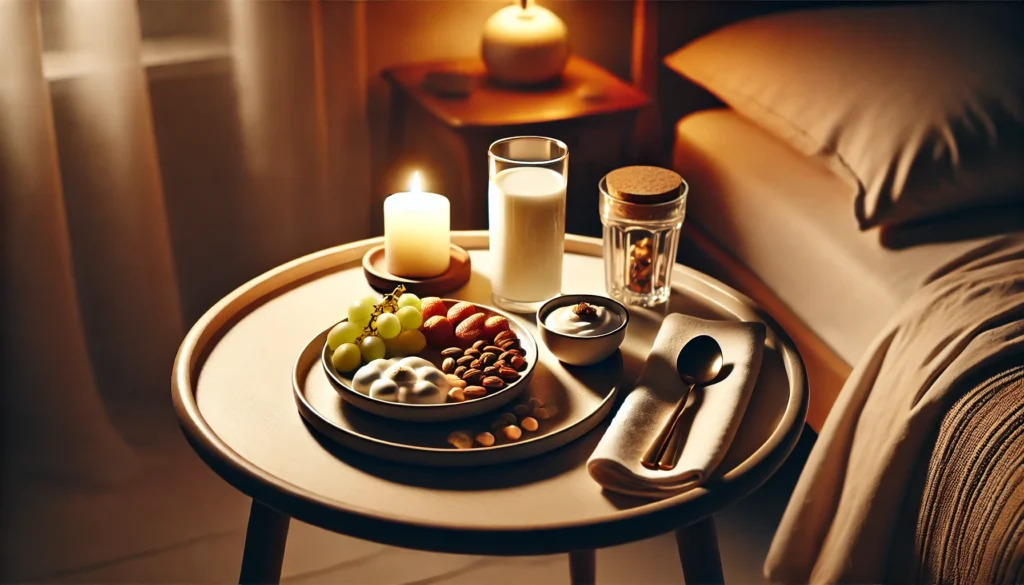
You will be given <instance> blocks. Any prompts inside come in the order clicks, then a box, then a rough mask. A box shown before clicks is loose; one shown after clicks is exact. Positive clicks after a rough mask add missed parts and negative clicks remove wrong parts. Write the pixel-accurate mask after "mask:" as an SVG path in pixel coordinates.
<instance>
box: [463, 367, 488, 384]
mask: <svg viewBox="0 0 1024 585" xmlns="http://www.w3.org/2000/svg"><path fill="white" fill-rule="evenodd" d="M481 373H482V372H481V371H480V370H478V369H476V368H470V369H468V370H466V371H465V372H462V375H461V376H459V377H460V378H462V379H463V380H465V381H466V382H470V383H472V381H476V380H477V379H478V378H479V377H480V374H481ZM484 386H486V384H484Z"/></svg>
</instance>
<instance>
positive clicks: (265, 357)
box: [172, 231, 807, 555]
mask: <svg viewBox="0 0 1024 585" xmlns="http://www.w3.org/2000/svg"><path fill="white" fill-rule="evenodd" d="M452 240H453V242H454V243H456V244H458V245H460V246H462V247H464V248H466V249H467V250H469V252H470V255H471V257H472V260H473V268H474V272H473V276H472V278H471V279H470V281H469V283H467V285H466V286H464V287H463V288H462V289H459V290H458V291H456V292H454V293H452V294H451V295H449V296H453V297H456V298H464V299H467V300H470V301H474V302H478V303H485V304H489V303H490V287H489V281H488V279H487V269H488V264H489V252H488V251H487V249H486V248H487V243H488V239H487V232H484V231H481V232H455V233H453V234H452ZM380 241H381V239H380V238H376V239H372V240H365V241H362V242H356V243H353V244H347V245H344V246H339V247H336V248H331V249H328V250H324V251H321V252H318V253H315V254H312V255H309V256H306V257H304V258H299V259H297V260H294V261H292V262H290V263H287V264H285V265H282V266H280V267H278V268H276V269H274V270H272V271H270V272H268V273H266V274H264V275H262V276H260V277H258V278H256V279H254V280H252V281H250V282H249V283H247V284H246V285H244V286H242V287H241V288H239V289H237V290H236V291H234V292H233V293H231V294H230V295H228V296H227V297H225V298H224V299H223V300H221V301H220V302H219V303H218V304H217V305H215V306H214V307H213V308H211V309H210V310H209V311H208V312H207V313H206V314H205V315H204V316H203V317H202V318H201V319H200V320H199V321H198V322H197V323H196V325H195V326H194V327H193V328H192V330H191V331H190V332H189V334H188V335H187V336H186V338H185V341H184V342H183V343H182V346H181V348H180V350H179V352H178V357H177V359H176V360H175V365H174V374H173V378H172V386H173V389H172V390H173V398H174V404H175V409H176V411H177V413H178V416H179V419H180V422H181V425H182V428H183V430H184V432H185V435H186V437H187V438H188V439H189V441H190V443H191V444H192V445H193V447H194V448H195V449H196V451H197V453H199V455H200V456H201V457H202V458H203V459H204V460H205V461H206V462H207V464H208V465H210V467H211V468H212V469H213V470H214V471H216V472H217V473H219V474H220V475H221V476H222V477H223V478H224V479H225V480H227V481H228V482H229V483H231V484H232V485H234V486H235V487H236V488H238V489H239V490H240V491H242V492H244V493H246V494H248V495H249V496H251V497H253V498H256V499H258V500H260V501H261V502H263V503H265V504H266V505H268V506H270V507H272V508H275V509H277V510H278V511H280V512H282V513H284V514H287V515H288V516H291V517H295V518H298V519H300V520H302V521H304V522H307V523H311V524H314V525H318V526H321V527H323V528H326V529H329V530H334V531H337V532H342V533H345V534H348V535H350V536H355V537H359V538H365V539H368V540H374V541H377V542H382V543H385V544H391V545H396V546H405V547H410V548H417V549H425V550H437V551H443V552H454V553H466V554H507V555H516V554H543V553H556V552H566V551H570V550H577V549H590V548H600V547H604V546H611V545H614V544H619V543H623V542H628V541H632V540H638V539H641V538H647V537H650V536H654V535H656V534H661V533H664V532H667V531H669V530H672V529H673V528H675V527H678V526H683V525H686V524H689V523H691V522H695V521H697V520H700V519H701V518H703V517H705V516H707V515H708V514H711V513H714V511H715V510H718V509H720V508H722V507H724V506H726V505H728V504H729V503H731V502H733V501H735V500H737V499H739V498H741V497H743V496H745V495H746V494H748V493H750V492H751V491H753V490H754V489H756V488H757V487H758V486H759V485H761V483H763V482H764V481H765V480H767V479H768V477H770V476H771V474H772V473H774V471H775V470H776V469H777V468H778V467H779V466H780V465H781V464H782V463H783V461H784V460H785V458H786V457H787V456H788V455H789V453H790V451H791V450H792V448H793V446H794V445H795V444H796V441H797V439H798V438H799V436H800V432H801V430H802V428H803V423H804V418H805V415H806V410H807V387H806V379H805V376H804V370H803V365H802V364H801V362H800V357H799V355H798V354H797V352H796V350H795V349H794V348H793V346H792V344H791V343H790V342H789V341H788V339H787V338H786V337H785V334H784V333H783V332H782V331H781V330H780V329H778V328H777V326H775V325H774V324H773V322H772V321H771V319H770V317H768V316H767V315H765V314H764V313H763V311H761V310H760V309H758V308H757V307H756V306H755V305H754V304H753V303H752V302H751V301H750V300H749V299H747V298H746V297H744V296H742V295H741V294H739V293H737V292H736V291H734V290H732V289H730V288H728V287H726V286H725V285H723V284H721V283H719V282H718V281H715V280H713V279H711V278H710V277H707V276H706V275H703V274H701V273H699V272H696V271H694V270H691V269H688V268H686V267H683V266H679V265H677V266H676V268H675V270H674V273H673V293H672V298H671V300H670V307H669V308H668V309H669V310H671V311H678V312H684V313H687V314H691V315H694V316H698V317H703V318H711V319H715V318H717V319H742V320H761V321H765V322H766V323H768V326H769V331H768V338H767V341H766V348H765V353H764V357H763V364H762V370H761V374H760V376H759V378H758V382H757V385H756V387H755V390H754V392H753V396H752V398H751V401H750V404H749V406H748V408H747V413H746V415H745V417H744V421H743V424H742V425H741V427H740V430H739V432H738V433H737V436H736V438H735V440H734V442H733V445H732V447H731V449H730V451H729V454H728V455H727V456H726V459H725V461H724V462H723V463H722V464H721V466H720V468H719V473H718V476H717V477H716V478H714V479H713V480H712V481H711V482H710V483H708V484H707V485H706V486H705V487H702V488H698V489H694V490H691V491H689V492H687V493H684V494H682V495H679V496H676V497H673V498H669V499H666V500H662V501H658V502H651V501H647V500H642V499H637V498H630V497H625V496H620V495H617V494H612V493H608V492H604V491H603V490H602V489H601V488H600V486H598V485H597V484H596V483H595V482H594V481H593V480H592V479H591V478H590V476H589V474H588V473H587V471H586V461H587V458H588V457H589V455H590V453H591V452H592V451H593V449H594V447H595V445H596V444H597V441H598V440H599V439H600V437H601V435H602V434H603V432H604V429H605V428H606V427H607V425H608V424H609V422H610V420H611V418H612V417H609V419H608V420H606V421H605V422H604V423H603V424H602V425H600V426H599V427H598V428H597V429H595V430H594V431H592V432H591V433H589V434H588V435H585V436H584V437H582V438H581V439H579V440H577V441H575V442H574V443H571V444H569V445H567V446H565V447H562V448H560V449H557V450H555V451H553V452H551V453H548V454H545V455H542V456H539V457H535V458H533V459H529V460H526V461H522V462H517V463H510V464H502V465H494V466H487V467H479V468H469V469H443V470H442V469H436V468H425V467H418V466H413V465H402V464H398V463H389V462H386V461H381V460H377V459H374V458H371V457H368V456H364V455H359V454H356V453H353V452H351V451H347V450H345V449H344V448H342V447H340V446H337V445H335V444H333V443H331V442H330V441H329V440H328V439H325V438H322V437H320V436H319V435H317V434H315V432H314V431H313V430H311V429H310V428H309V427H308V426H306V425H305V423H304V422H303V420H302V418H301V416H300V415H299V412H298V410H297V408H296V406H295V403H294V402H293V395H292V388H291V384H290V374H291V370H292V366H293V364H294V362H295V359H296V357H297V354H298V352H299V351H300V350H301V349H302V348H303V347H304V345H305V344H306V343H307V342H308V341H309V339H311V338H312V337H313V336H315V335H316V334H318V333H319V332H321V331H322V330H323V329H324V328H325V327H327V326H329V325H330V324H331V323H334V322H335V321H336V320H337V319H338V317H339V315H340V314H341V313H342V312H343V311H344V310H345V308H346V307H347V304H348V303H347V300H349V299H353V298H358V297H360V296H362V295H364V294H367V293H369V292H371V289H370V288H369V286H368V285H367V284H366V281H365V279H364V278H363V275H362V268H361V264H360V260H361V258H362V255H363V254H364V253H365V252H366V250H368V249H370V248H371V247H372V246H374V245H378V244H379V243H380ZM565 246H566V257H565V261H564V271H565V273H564V277H563V283H564V286H565V288H566V290H567V292H593V293H602V292H603V289H604V285H603V264H602V260H601V258H600V254H601V250H602V248H601V241H600V240H598V239H594V238H584V237H580V236H571V235H570V236H567V237H566V244H565ZM630 313H631V319H630V324H629V328H628V332H627V335H626V341H625V342H624V343H623V346H622V359H623V370H624V374H623V377H624V387H627V388H628V385H629V380H632V379H635V377H636V376H637V375H638V374H639V371H640V368H641V367H642V365H643V362H644V361H645V359H646V356H647V353H648V352H649V350H650V346H651V344H652V343H653V341H654V337H655V335H656V334H657V331H658V328H659V326H660V322H661V319H662V318H663V315H664V312H656V311H652V310H645V309H637V308H631V310H630ZM523 320H524V321H529V318H528V317H524V319H523ZM532 326H533V325H532V324H531V327H532ZM544 351H547V350H546V349H544Z"/></svg>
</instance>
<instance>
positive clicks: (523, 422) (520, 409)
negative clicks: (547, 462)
mask: <svg viewBox="0 0 1024 585" xmlns="http://www.w3.org/2000/svg"><path fill="white" fill-rule="evenodd" d="M556 410H557V409H556V408H555V407H554V406H553V405H551V406H545V404H544V403H543V402H541V401H540V400H538V399H537V398H534V397H531V398H530V399H529V400H528V401H526V402H522V403H520V404H516V405H515V406H513V407H512V410H511V411H508V412H503V413H501V414H499V415H498V416H497V417H496V418H495V419H494V420H493V421H492V422H491V428H490V429H489V430H485V431H481V432H478V433H476V434H475V436H474V435H473V433H474V431H470V430H461V431H455V432H453V433H451V434H450V435H448V444H449V445H451V446H452V447H454V448H456V449H469V448H472V447H474V446H475V447H493V446H494V445H496V444H498V442H499V440H500V441H501V442H503V443H505V444H509V443H515V442H516V441H519V440H521V439H522V438H523V434H524V433H534V432H537V431H538V430H539V429H540V421H541V420H547V419H549V418H551V417H552V416H554V414H555V412H556ZM471 437H472V438H471Z"/></svg>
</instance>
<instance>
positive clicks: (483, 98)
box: [382, 57, 649, 235]
mask: <svg viewBox="0 0 1024 585" xmlns="http://www.w3.org/2000/svg"><path fill="white" fill-rule="evenodd" d="M434 71H459V72H462V73H465V74H467V75H469V76H471V77H472V90H471V92H470V93H469V95H467V96H465V97H442V96H440V95H437V94H435V93H432V92H431V91H430V90H428V89H426V88H425V87H424V86H423V80H424V77H425V76H426V75H427V74H428V73H429V72H434ZM382 75H383V77H384V79H385V80H387V82H388V83H389V84H390V85H391V113H390V122H389V123H390V128H389V135H388V159H389V162H388V172H389V175H391V176H389V186H392V185H393V186H396V187H399V188H396V189H394V190H400V186H402V185H404V183H405V182H406V180H407V178H406V176H405V175H404V174H400V173H399V171H400V170H405V169H406V168H409V167H412V166H415V165H423V164H426V165H429V166H430V171H431V173H432V174H433V175H435V176H434V182H435V183H439V185H436V186H435V185H431V189H432V190H434V189H436V190H438V191H440V192H441V193H443V194H445V195H447V196H448V197H449V198H450V199H451V200H452V229H467V228H484V227H486V226H487V147H488V146H490V144H491V143H492V142H494V141H495V140H498V139H499V138H505V137H507V136H519V135H541V136H550V137H552V138H557V139H559V140H562V141H563V142H565V143H566V144H567V145H568V147H569V186H568V195H567V199H568V206H567V217H566V230H567V231H569V232H573V233H584V234H594V235H596V234H599V233H600V230H601V223H600V218H599V217H598V203H597V201H598V200H597V182H598V180H600V178H601V177H602V176H603V175H604V174H605V173H607V172H608V171H610V170H613V169H615V168H617V167H619V166H623V165H626V164H630V161H631V160H632V145H631V143H632V129H633V122H634V120H635V118H636V114H637V112H638V111H639V110H640V109H641V108H643V107H644V106H646V105H647V104H648V103H649V100H648V99H647V97H646V96H645V95H644V94H643V93H641V92H640V91H639V90H637V89H634V88H633V87H632V86H630V85H629V84H628V83H626V82H625V81H623V80H621V79H619V78H617V77H615V76H614V75H612V74H611V73H610V72H608V71H607V70H605V69H602V68H601V67H599V66H597V65H595V64H594V63H591V62H589V61H586V60H584V59H581V58H578V57H572V58H570V60H569V64H568V66H567V67H566V70H565V74H564V75H563V79H562V81H561V83H560V84H558V85H556V86H551V87H545V88H540V89H525V90H524V89H511V88H506V87H500V86H496V85H493V84H491V83H490V82H488V81H487V79H486V76H485V72H484V67H483V63H482V62H480V60H479V59H465V60H457V61H444V62H434V63H422V64H415V65H404V66H400V67H395V68H392V69H388V70H385V71H384V72H383V73H382ZM410 161H412V162H410ZM439 168H440V169H443V171H442V172H438V171H437V169H439ZM396 175H400V176H396ZM389 192H390V191H389Z"/></svg>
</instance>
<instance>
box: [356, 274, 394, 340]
mask: <svg viewBox="0 0 1024 585" xmlns="http://www.w3.org/2000/svg"><path fill="white" fill-rule="evenodd" d="M404 293H405V285H402V284H400V285H398V286H396V287H395V290H393V291H391V292H389V293H388V294H386V295H384V298H383V299H381V301H380V302H379V303H377V304H375V305H374V306H373V312H372V313H371V315H370V322H369V323H367V325H366V327H364V328H363V333H362V335H360V336H359V337H357V338H356V340H355V343H357V344H358V343H359V342H361V341H362V340H363V339H364V338H366V337H370V336H374V337H382V336H381V335H380V333H379V332H378V331H377V318H378V317H380V316H381V315H383V314H384V313H397V312H398V309H399V306H398V299H399V298H401V296H402V295H403V294H404ZM387 337H388V338H389V339H390V338H391V337H394V335H390V336H387Z"/></svg>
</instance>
